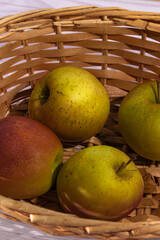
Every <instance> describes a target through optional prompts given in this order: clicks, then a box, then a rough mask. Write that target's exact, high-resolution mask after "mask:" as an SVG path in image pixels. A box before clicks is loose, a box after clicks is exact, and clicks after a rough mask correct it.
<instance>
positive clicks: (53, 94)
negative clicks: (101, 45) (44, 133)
mask: <svg viewBox="0 0 160 240" xmlns="http://www.w3.org/2000/svg"><path fill="white" fill-rule="evenodd" d="M109 110H110V102H109V98H108V95H107V92H106V90H105V88H104V86H103V85H102V84H101V83H100V82H99V80H98V79H97V78H96V77H95V76H94V75H92V74H91V73H90V72H89V71H87V70H84V69H81V68H77V67H72V66H65V67H60V68H57V69H54V70H53V71H51V72H49V73H48V74H47V75H46V76H45V77H44V78H43V79H41V80H40V81H38V82H37V84H36V85H35V87H34V89H33V91H32V93H31V97H30V100H29V106H28V111H29V115H30V117H31V118H33V119H35V120H38V121H40V122H42V123H43V124H45V125H47V126H48V127H49V128H51V129H52V130H53V131H54V132H55V133H56V134H57V136H58V137H60V138H62V139H65V140H69V141H81V140H84V139H87V138H89V137H91V136H93V135H95V134H97V133H98V132H99V131H100V130H101V128H102V127H103V126H104V124H105V122H106V120H107V118H108V115H109Z"/></svg>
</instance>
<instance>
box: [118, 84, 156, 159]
mask: <svg viewBox="0 0 160 240" xmlns="http://www.w3.org/2000/svg"><path fill="white" fill-rule="evenodd" d="M157 86H158V84H157V82H156V81H147V82H145V83H142V84H139V85H138V86H136V87H135V88H134V89H132V90H131V91H130V92H129V93H128V94H127V95H126V97H125V98H124V99H123V101H122V103H121V105H120V108H119V114H118V115H119V116H118V120H119V127H120V131H121V134H122V136H123V137H124V139H125V141H126V143H127V144H128V145H129V146H130V147H131V148H132V149H133V150H134V151H135V152H137V153H138V154H139V155H141V156H142V157H144V158H147V159H150V160H157V161H160V101H159V99H158V98H159V97H158V92H159V90H158V88H157ZM157 90H158V91H157Z"/></svg>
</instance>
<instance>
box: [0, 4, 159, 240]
mask: <svg viewBox="0 0 160 240" xmlns="http://www.w3.org/2000/svg"><path fill="white" fill-rule="evenodd" d="M83 5H95V6H98V7H122V8H126V9H128V10H134V11H135V10H136V11H148V12H160V1H159V0H157V1H151V0H0V17H3V16H6V15H10V14H16V13H20V12H24V11H28V10H33V9H40V8H50V7H53V8H61V7H71V6H83ZM9 239H12V240H77V238H72V237H56V236H51V235H48V234H45V233H44V232H41V231H39V230H36V229H35V228H32V227H31V226H29V225H26V224H24V223H19V222H17V223H16V222H12V221H9V220H6V219H3V218H0V240H9ZM81 239H82V238H81Z"/></svg>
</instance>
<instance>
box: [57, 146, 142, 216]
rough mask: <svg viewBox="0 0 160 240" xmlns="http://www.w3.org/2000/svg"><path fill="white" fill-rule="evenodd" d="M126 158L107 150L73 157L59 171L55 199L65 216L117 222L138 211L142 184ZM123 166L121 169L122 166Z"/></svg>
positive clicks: (97, 149) (99, 148)
mask: <svg viewBox="0 0 160 240" xmlns="http://www.w3.org/2000/svg"><path fill="white" fill-rule="evenodd" d="M128 161H129V157H128V156H127V155H126V154H125V153H124V152H122V151H121V150H119V149H116V148H114V147H110V146H105V145H101V146H93V147H88V148H86V149H83V150H80V151H79V152H77V153H75V154H74V155H73V156H72V157H71V158H70V159H69V160H68V161H67V162H65V163H64V165H63V167H62V168H61V169H60V171H59V174H58V178H57V195H58V198H59V201H60V204H61V205H62V207H63V209H64V210H65V211H66V212H69V213H72V214H75V215H77V216H79V217H84V218H95V219H104V220H119V219H121V218H123V217H125V216H127V215H128V214H129V213H130V212H131V211H132V210H133V209H135V208H136V207H137V205H138V204H139V202H140V200H141V199H142V196H143V189H144V182H143V178H142V176H141V174H140V172H139V170H138V168H137V167H136V165H135V164H134V163H133V162H131V163H130V164H128V165H127V163H128ZM123 165H124V166H125V167H123V168H121V166H123Z"/></svg>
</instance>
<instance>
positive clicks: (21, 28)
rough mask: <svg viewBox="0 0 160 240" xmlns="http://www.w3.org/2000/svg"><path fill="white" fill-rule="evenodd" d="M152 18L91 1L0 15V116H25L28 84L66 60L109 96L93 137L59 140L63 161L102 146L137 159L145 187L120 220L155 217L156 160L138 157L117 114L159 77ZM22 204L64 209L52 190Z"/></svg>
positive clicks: (159, 30) (159, 193)
mask: <svg viewBox="0 0 160 240" xmlns="http://www.w3.org/2000/svg"><path fill="white" fill-rule="evenodd" d="M159 22H160V14H158V13H144V12H133V11H128V10H125V9H121V8H97V7H95V6H83V7H76V8H74V7H73V8H66V9H40V10H35V11H30V12H25V13H21V14H17V15H14V16H7V17H5V18H2V19H0V57H1V60H0V72H1V74H0V118H3V117H5V116H7V115H23V116H28V112H27V107H28V100H29V96H30V93H31V91H32V89H33V87H34V85H35V83H36V82H37V81H38V80H39V79H41V78H42V77H43V76H44V75H46V74H47V72H48V71H51V70H52V69H55V68H57V67H60V66H64V65H72V66H77V67H81V68H85V69H87V70H88V71H90V72H91V73H93V74H94V75H95V76H96V77H97V78H98V79H99V80H100V81H101V83H102V84H103V85H104V86H105V88H106V91H107V92H108V94H109V97H110V101H111V112H110V115H109V118H108V120H107V122H106V125H105V126H104V128H103V129H102V131H101V132H100V133H99V134H97V135H96V136H93V137H92V138H90V139H88V140H86V141H84V142H79V143H66V142H63V146H64V161H66V160H67V159H68V158H69V157H70V156H71V155H72V154H74V153H75V152H77V151H79V150H80V149H83V148H85V147H88V146H93V145H101V144H106V145H111V146H114V147H117V148H119V149H121V150H123V151H124V152H126V153H127V154H128V155H129V156H130V157H132V156H137V160H136V162H135V163H136V164H137V166H138V168H139V169H140V171H141V173H142V175H143V178H144V182H145V190H144V197H143V199H142V201H141V203H140V204H139V206H138V207H137V209H135V210H134V211H133V212H132V213H131V214H130V215H129V216H128V217H127V218H126V221H131V222H137V221H146V220H148V219H149V220H153V221H154V220H160V209H159V203H160V202H159V201H160V163H159V162H154V161H149V160H146V159H144V158H142V157H140V156H138V155H137V154H136V153H135V152H134V151H133V150H132V149H130V148H129V147H128V146H127V144H126V143H125V141H124V139H123V137H122V136H121V134H120V131H119V127H118V120H117V112H118V108H119V105H120V103H121V101H122V99H123V98H124V96H125V95H126V94H127V93H128V91H130V90H131V89H132V88H134V87H135V86H136V85H137V84H141V83H142V82H145V81H147V80H160V60H159V57H160V43H159V41H160V25H159ZM27 202H30V203H32V204H36V205H38V206H41V207H44V208H46V209H52V210H56V211H58V212H63V210H62V209H61V207H60V205H59V203H58V200H57V196H56V192H55V190H54V189H51V190H50V191H49V192H48V193H46V194H45V195H43V196H41V197H38V198H34V199H30V200H28V201H27ZM3 210H4V209H3ZM5 210H6V209H5ZM6 211H7V210H6ZM77 231H78V230H77Z"/></svg>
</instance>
